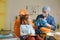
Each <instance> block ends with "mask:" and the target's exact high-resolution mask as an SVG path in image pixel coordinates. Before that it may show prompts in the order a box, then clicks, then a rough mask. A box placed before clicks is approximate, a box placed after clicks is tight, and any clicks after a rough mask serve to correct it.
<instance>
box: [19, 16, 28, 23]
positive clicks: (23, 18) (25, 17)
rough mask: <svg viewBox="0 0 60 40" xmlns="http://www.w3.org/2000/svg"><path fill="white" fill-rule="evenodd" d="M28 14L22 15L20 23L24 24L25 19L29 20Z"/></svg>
mask: <svg viewBox="0 0 60 40" xmlns="http://www.w3.org/2000/svg"><path fill="white" fill-rule="evenodd" d="M27 16H28V15H22V16H21V17H20V20H21V22H20V24H22V22H23V21H24V20H25V21H28V17H27Z"/></svg>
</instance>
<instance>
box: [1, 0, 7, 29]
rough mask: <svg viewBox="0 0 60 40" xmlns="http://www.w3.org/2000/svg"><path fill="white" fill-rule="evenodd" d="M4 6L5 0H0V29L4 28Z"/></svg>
mask: <svg viewBox="0 0 60 40" xmlns="http://www.w3.org/2000/svg"><path fill="white" fill-rule="evenodd" d="M5 8H6V1H5V0H0V30H1V29H5V17H6V13H5V10H6V9H5Z"/></svg>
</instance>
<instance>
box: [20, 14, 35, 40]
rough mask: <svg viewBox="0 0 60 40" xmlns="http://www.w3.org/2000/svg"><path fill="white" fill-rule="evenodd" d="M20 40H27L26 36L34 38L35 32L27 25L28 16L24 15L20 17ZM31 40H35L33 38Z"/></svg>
mask: <svg viewBox="0 0 60 40" xmlns="http://www.w3.org/2000/svg"><path fill="white" fill-rule="evenodd" d="M20 35H21V36H20V38H21V39H20V40H26V39H28V36H34V35H35V30H34V29H33V27H32V25H30V24H29V20H28V15H24V16H22V17H21V25H20ZM33 40H35V39H34V38H33Z"/></svg>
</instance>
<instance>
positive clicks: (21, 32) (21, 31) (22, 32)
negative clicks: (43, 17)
mask: <svg viewBox="0 0 60 40" xmlns="http://www.w3.org/2000/svg"><path fill="white" fill-rule="evenodd" d="M22 28H23V27H20V35H21V36H23V35H27V34H26V33H24V31H23V29H22Z"/></svg>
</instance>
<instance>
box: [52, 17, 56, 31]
mask: <svg viewBox="0 0 60 40" xmlns="http://www.w3.org/2000/svg"><path fill="white" fill-rule="evenodd" d="M51 25H52V30H53V31H55V30H56V24H55V20H54V18H52V19H51Z"/></svg>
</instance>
